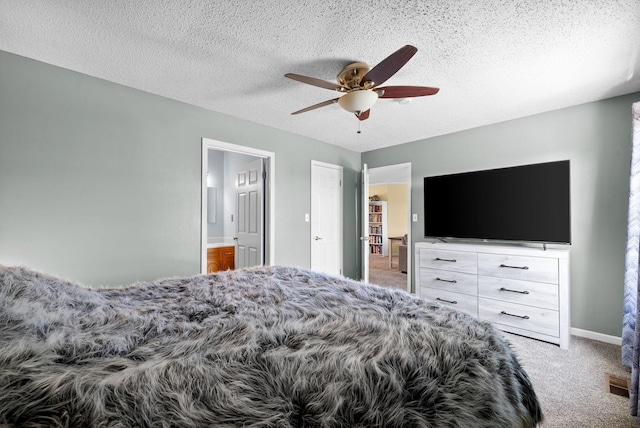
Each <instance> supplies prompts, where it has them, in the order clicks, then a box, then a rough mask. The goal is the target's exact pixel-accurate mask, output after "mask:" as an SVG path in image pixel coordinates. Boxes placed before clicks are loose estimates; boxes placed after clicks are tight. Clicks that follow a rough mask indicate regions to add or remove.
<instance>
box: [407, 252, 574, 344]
mask: <svg viewBox="0 0 640 428" xmlns="http://www.w3.org/2000/svg"><path fill="white" fill-rule="evenodd" d="M414 266H415V278H416V284H417V285H416V292H417V294H418V295H419V296H421V297H424V298H427V299H430V300H436V301H438V302H440V303H443V304H445V305H449V306H452V307H454V308H456V309H459V310H461V311H464V312H466V313H468V314H470V315H473V316H474V317H477V318H479V319H481V320H487V321H491V322H492V323H493V324H495V325H496V327H498V328H500V329H502V330H504V331H509V332H512V333H516V334H520V335H523V336H528V337H533V338H535V339H540V340H544V341H547V342H552V343H556V344H558V345H560V347H561V348H562V349H567V348H568V347H569V335H570V316H569V250H568V249H557V248H553V249H546V250H544V249H543V247H542V245H540V246H539V247H523V246H507V245H504V246H502V245H482V244H453V243H451V244H449V243H440V242H439V243H428V242H419V243H416V246H415V265H414Z"/></svg>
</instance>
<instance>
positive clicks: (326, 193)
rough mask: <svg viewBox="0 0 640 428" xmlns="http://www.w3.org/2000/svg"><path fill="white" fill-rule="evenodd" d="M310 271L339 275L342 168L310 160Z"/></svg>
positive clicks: (340, 267) (340, 273)
mask: <svg viewBox="0 0 640 428" xmlns="http://www.w3.org/2000/svg"><path fill="white" fill-rule="evenodd" d="M311 270H315V271H318V272H325V273H330V274H334V275H342V167H341V166H339V165H331V164H327V163H323V162H318V161H311Z"/></svg>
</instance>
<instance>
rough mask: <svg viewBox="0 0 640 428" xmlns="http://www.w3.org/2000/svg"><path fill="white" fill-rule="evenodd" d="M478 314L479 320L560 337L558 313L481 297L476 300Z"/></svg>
mask: <svg viewBox="0 0 640 428" xmlns="http://www.w3.org/2000/svg"><path fill="white" fill-rule="evenodd" d="M478 313H479V318H480V319H481V320H486V321H490V322H492V323H495V324H497V326H498V327H500V325H507V326H512V327H517V328H521V329H524V330H528V331H532V332H535V333H540V334H544V335H548V336H553V337H559V336H560V316H559V313H558V311H552V310H550V309H544V308H536V307H533V306H525V305H518V304H515V303H509V302H502V301H499V300H493V299H487V298H485V297H481V298H479V299H478Z"/></svg>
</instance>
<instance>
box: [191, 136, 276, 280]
mask: <svg viewBox="0 0 640 428" xmlns="http://www.w3.org/2000/svg"><path fill="white" fill-rule="evenodd" d="M252 163H253V164H255V163H260V165H261V171H263V172H261V173H260V174H259V175H260V176H259V177H253V179H252V180H254V181H256V180H257V187H256V186H252V189H254V190H256V189H257V192H255V194H250V195H244V196H243V193H242V190H241V189H240V190H239V187H238V185H237V184H238V183H237V181H238V180H239V178H238V177H240V176H241V174H239V173H238V172H239V171H241V170H242V169H243V166H245V165H248V164H252ZM274 164H275V154H274V153H271V152H266V151H263V150H258V149H253V148H250V147H245V146H238V145H235V144H229V143H225V142H221V141H216V140H210V139H207V138H203V139H202V237H201V272H202V273H211V272H215V271H219V270H227V269H234V268H236V267H237V266H243V267H244V266H247V258H246V257H244V256H243V255H244V253H245V252H246V251H243V249H246V248H245V245H244V243H243V242H240V245H239V239H240V238H243V237H244V236H245V234H244V233H243V232H244V231H245V228H243V227H242V226H241V227H240V230H239V229H238V225H239V223H238V221H242V220H243V219H247V218H253V219H256V218H257V219H258V221H259V224H256V225H252V230H256V229H255V228H254V227H253V226H259V227H258V228H257V230H258V234H259V236H258V237H257V238H256V237H253V242H258V245H259V247H258V248H255V249H254V250H256V251H254V253H257V254H259V257H256V258H252V259H251V260H252V263H253V265H270V264H273V263H274V239H273V236H274V215H273V212H274V203H273V201H274V192H273V188H274ZM250 173H251V171H248V172H247V177H249V176H251V174H250ZM254 175H255V174H254ZM255 195H259V196H258V197H259V198H260V200H256V197H255ZM241 196H242V197H241ZM245 196H246V197H245ZM239 200H240V201H245V202H246V201H254V202H255V203H253V204H246V203H240V204H239V203H238V201H239ZM239 208H241V209H242V212H240V213H239V212H238V209H239ZM245 209H254V210H257V211H256V213H253V214H249V213H247V212H246V211H245ZM258 211H259V212H258ZM243 224H244V223H243ZM238 257H241V259H240V260H239V259H238ZM254 259H255V260H254Z"/></svg>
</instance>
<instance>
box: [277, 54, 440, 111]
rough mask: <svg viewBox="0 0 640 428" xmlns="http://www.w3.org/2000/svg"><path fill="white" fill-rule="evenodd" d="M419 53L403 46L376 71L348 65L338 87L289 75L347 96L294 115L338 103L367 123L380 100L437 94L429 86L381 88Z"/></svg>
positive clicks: (297, 75)
mask: <svg viewBox="0 0 640 428" xmlns="http://www.w3.org/2000/svg"><path fill="white" fill-rule="evenodd" d="M417 51H418V49H417V48H416V47H414V46H411V45H406V46H403V47H402V48H400V49H398V50H397V51H395V52H394V53H392V54H391V55H389V56H388V57H387V58H385V59H383V60H382V61H381V62H380V63H379V64H378V65H376V66H375V67H373V68H370V67H369V66H368V65H367V64H365V63H364V62H354V63H353V64H349V65H347V66H346V67H345V68H343V69H342V71H340V73H338V76H337V77H336V81H337V82H338V83H337V84H335V83H331V82H327V81H326V80H321V79H316V78H315V77H307V76H302V75H300V74H294V73H287V74H285V77H288V78H289V79H293V80H297V81H298V82H302V83H307V84H309V85H313V86H318V87H320V88H326V89H331V90H333V91H337V92H342V93H344V95H342V96H340V97H338V98H334V99H332V100H327V101H323V102H321V103H318V104H314V105H312V106H309V107H306V108H303V109H302V110H298V111H294V112H293V113H291V114H300V113H304V112H307V111H310V110H315V109H317V108H320V107H325V106H328V105H331V104H334V103H338V104H339V105H340V107H342V108H343V109H345V110H346V111H348V112H350V113H355V115H356V117H357V118H358V119H360V120H365V119H368V118H369V114H370V109H371V107H372V106H373V105H374V104H375V102H376V101H377V99H378V98H411V97H424V96H426V95H434V94H436V93H437V92H438V91H439V89H438V88H430V87H428V86H383V87H380V86H378V85H381V84H382V83H384V82H386V81H387V79H389V78H390V77H391V76H393V75H394V74H396V72H397V71H398V70H400V69H401V68H402V67H403V66H404V65H405V64H406V63H407V61H409V60H410V59H411V57H412V56H413V55H415V53H416V52H417Z"/></svg>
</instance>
